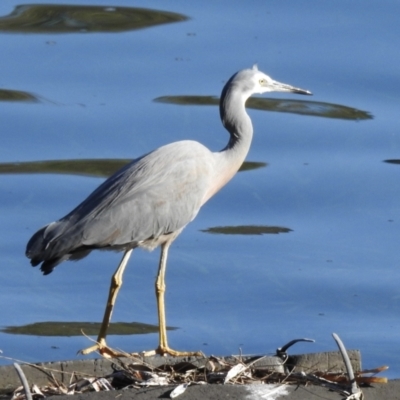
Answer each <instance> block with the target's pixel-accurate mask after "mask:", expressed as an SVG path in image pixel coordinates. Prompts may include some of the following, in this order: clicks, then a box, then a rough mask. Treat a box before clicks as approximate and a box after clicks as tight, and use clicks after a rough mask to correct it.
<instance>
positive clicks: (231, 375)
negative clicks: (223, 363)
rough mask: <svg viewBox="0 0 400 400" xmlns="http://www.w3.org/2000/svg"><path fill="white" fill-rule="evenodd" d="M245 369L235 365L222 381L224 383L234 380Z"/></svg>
mask: <svg viewBox="0 0 400 400" xmlns="http://www.w3.org/2000/svg"><path fill="white" fill-rule="evenodd" d="M246 368H247V367H246V366H245V365H243V364H236V365H235V366H233V367H232V368H231V369H230V370H229V371H228V373H227V374H226V377H225V379H224V383H227V382H229V381H230V380H231V379H233V378H235V377H236V376H238V375H239V374H241V373H242V372H243V371H244V370H245V369H246Z"/></svg>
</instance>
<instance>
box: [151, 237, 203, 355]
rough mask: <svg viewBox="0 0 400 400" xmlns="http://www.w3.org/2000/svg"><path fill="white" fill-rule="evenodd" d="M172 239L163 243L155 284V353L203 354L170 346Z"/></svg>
mask: <svg viewBox="0 0 400 400" xmlns="http://www.w3.org/2000/svg"><path fill="white" fill-rule="evenodd" d="M171 242H172V241H167V242H165V243H164V244H162V245H161V256H160V263H159V266H158V274H157V279H156V284H155V289H156V298H157V309H158V322H159V335H160V336H159V344H158V348H157V349H156V350H155V353H158V354H165V353H167V354H170V355H172V356H177V357H179V356H202V355H203V353H202V352H188V351H176V350H172V349H171V348H170V347H169V346H168V340H167V325H166V320H165V301H164V294H165V270H166V267H167V257H168V249H169V246H170V244H171ZM152 353H154V352H146V353H145V354H146V355H151V354H152Z"/></svg>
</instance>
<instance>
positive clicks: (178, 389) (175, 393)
mask: <svg viewBox="0 0 400 400" xmlns="http://www.w3.org/2000/svg"><path fill="white" fill-rule="evenodd" d="M189 385H190V382H187V383H182V384H181V385H178V386H177V387H176V388H175V389H174V390H173V391H172V392H171V393H170V394H169V397H170V398H171V399H174V398H175V397H178V396H179V395H181V394H182V393H184V392H185V390H186V389H187V388H188V387H189Z"/></svg>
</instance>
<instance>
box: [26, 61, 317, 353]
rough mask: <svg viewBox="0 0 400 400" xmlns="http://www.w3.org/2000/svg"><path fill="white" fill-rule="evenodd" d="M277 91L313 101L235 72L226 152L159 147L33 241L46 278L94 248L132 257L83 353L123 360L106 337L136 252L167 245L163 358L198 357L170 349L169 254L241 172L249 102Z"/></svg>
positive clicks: (184, 145)
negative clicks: (167, 311)
mask: <svg viewBox="0 0 400 400" xmlns="http://www.w3.org/2000/svg"><path fill="white" fill-rule="evenodd" d="M271 91H281V92H293V93H299V94H311V93H310V92H308V91H306V90H303V89H298V88H295V87H293V86H289V85H286V84H282V83H279V82H276V81H274V80H272V79H271V78H270V77H269V76H267V75H265V74H264V73H262V72H261V71H258V69H257V67H256V66H254V67H253V68H252V69H246V70H243V71H240V72H238V73H236V74H235V75H233V76H232V78H231V79H229V81H228V82H227V84H226V85H225V87H224V89H223V91H222V94H221V100H220V116H221V120H222V123H223V125H224V126H225V128H226V129H227V130H228V132H229V134H230V139H229V142H228V144H227V146H226V147H225V148H224V149H222V150H221V151H219V152H215V153H214V152H211V151H210V150H208V149H207V148H206V147H204V146H203V145H202V144H200V143H198V142H195V141H189V140H185V141H180V142H175V143H171V144H168V145H166V146H163V147H160V148H158V149H157V150H154V151H152V152H151V153H148V154H146V155H144V156H142V157H140V158H138V159H136V160H134V161H132V162H131V163H130V164H128V165H126V166H125V167H124V168H122V169H121V170H120V171H118V172H116V173H115V174H114V175H113V176H111V177H110V178H109V179H107V180H106V181H105V182H104V183H103V184H102V185H100V186H99V187H98V188H97V189H96V190H95V191H94V192H93V193H92V194H91V195H89V197H88V198H87V199H86V200H84V201H83V202H82V203H81V204H80V205H78V206H77V207H76V208H75V209H74V210H72V211H71V212H70V213H69V214H67V215H66V216H65V217H64V218H61V219H60V220H58V221H56V222H52V223H50V224H49V225H47V226H45V227H43V228H42V229H40V230H39V231H38V232H36V233H35V234H34V235H33V236H32V238H31V239H30V240H29V242H28V245H27V249H26V255H27V257H28V258H30V259H31V264H32V265H33V266H37V265H39V264H41V270H42V271H43V273H44V274H45V275H47V274H49V273H51V272H52V271H53V269H54V268H55V267H56V266H57V265H58V264H60V263H61V262H63V261H66V260H79V259H81V258H83V257H85V256H87V255H88V254H89V253H90V252H91V251H92V250H94V249H102V250H123V251H124V252H125V253H124V256H123V258H122V260H121V263H120V264H119V266H118V268H117V270H116V272H115V274H114V275H113V278H112V280H111V287H110V293H109V298H108V301H107V306H106V310H105V314H104V318H103V323H102V325H101V329H100V333H99V335H98V339H97V342H96V345H94V346H92V347H90V348H88V349H85V350H83V351H82V353H84V354H88V353H89V352H92V351H95V350H99V351H100V352H103V353H107V354H108V355H109V356H115V355H116V352H115V351H113V350H111V349H110V348H109V347H108V346H107V345H106V342H105V337H106V332H107V327H108V324H109V321H110V318H111V314H112V310H113V307H114V304H115V300H116V297H117V293H118V290H119V288H120V286H121V284H122V275H123V272H124V269H125V267H126V264H127V262H128V259H129V257H130V255H131V250H132V249H134V248H135V247H144V248H148V249H153V248H155V247H157V246H159V245H160V246H161V257H160V263H159V270H158V275H157V280H156V295H157V306H158V318H159V325H160V338H159V346H158V348H157V350H156V352H157V353H160V354H163V353H169V354H171V355H193V354H198V353H190V352H177V351H175V350H172V349H171V348H169V346H168V343H167V335H166V322H165V310H164V308H165V305H164V292H165V281H164V275H165V269H166V262H167V255H168V248H169V246H170V244H171V243H172V242H173V240H174V239H175V238H176V237H177V236H178V235H179V233H180V232H181V231H182V229H183V228H184V227H185V226H186V225H187V224H188V223H189V222H190V221H192V220H193V218H195V216H196V215H197V213H198V212H199V209H200V208H201V206H202V205H203V204H204V203H205V202H206V201H207V200H208V199H209V198H210V197H212V196H213V195H214V194H215V193H216V192H217V191H218V190H219V189H221V187H222V186H224V185H225V184H226V183H227V182H228V181H229V180H230V179H231V178H232V177H233V176H234V175H235V173H236V172H237V171H238V169H239V168H240V166H241V165H242V163H243V161H244V159H245V157H246V155H247V153H248V151H249V148H250V144H251V140H252V136H253V127H252V124H251V120H250V117H249V116H248V115H247V113H246V110H245V102H246V100H247V99H248V98H249V97H250V96H251V95H252V94H254V93H264V92H271Z"/></svg>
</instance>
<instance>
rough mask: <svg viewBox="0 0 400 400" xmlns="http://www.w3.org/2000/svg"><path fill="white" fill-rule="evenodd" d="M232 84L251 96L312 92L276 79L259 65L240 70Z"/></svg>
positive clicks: (233, 78)
mask: <svg viewBox="0 0 400 400" xmlns="http://www.w3.org/2000/svg"><path fill="white" fill-rule="evenodd" d="M232 84H233V85H234V86H236V87H240V88H241V89H242V91H243V92H244V93H245V94H246V95H248V96H251V95H252V94H255V93H260V94H261V93H266V92H290V93H297V94H312V93H311V92H310V91H308V90H304V89H300V88H297V87H294V86H291V85H287V84H286V83H281V82H277V81H274V80H273V79H272V78H271V77H269V76H268V75H266V74H264V73H263V72H261V71H259V70H258V68H257V65H254V66H253V68H251V69H244V70H242V71H239V72H238V73H237V74H236V75H234V76H233V77H232Z"/></svg>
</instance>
